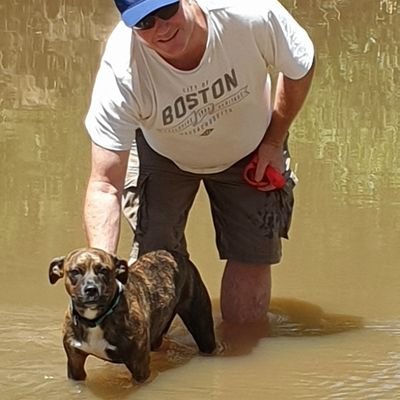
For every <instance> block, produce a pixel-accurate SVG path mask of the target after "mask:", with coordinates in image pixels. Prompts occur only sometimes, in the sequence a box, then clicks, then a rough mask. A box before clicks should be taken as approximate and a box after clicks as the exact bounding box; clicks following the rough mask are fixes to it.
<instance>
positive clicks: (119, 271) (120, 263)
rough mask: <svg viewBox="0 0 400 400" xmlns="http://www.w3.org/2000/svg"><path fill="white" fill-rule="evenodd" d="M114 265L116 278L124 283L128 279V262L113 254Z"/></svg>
mask: <svg viewBox="0 0 400 400" xmlns="http://www.w3.org/2000/svg"><path fill="white" fill-rule="evenodd" d="M114 265H115V273H116V277H117V279H118V280H119V281H120V282H121V283H123V284H125V283H126V282H127V280H128V269H129V267H128V263H127V262H126V261H125V260H121V259H119V258H118V257H115V256H114Z"/></svg>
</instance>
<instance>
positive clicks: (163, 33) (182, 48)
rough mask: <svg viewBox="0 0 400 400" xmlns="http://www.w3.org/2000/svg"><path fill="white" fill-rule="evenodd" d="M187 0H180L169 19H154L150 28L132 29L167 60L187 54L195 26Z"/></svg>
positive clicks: (178, 58)
mask: <svg viewBox="0 0 400 400" xmlns="http://www.w3.org/2000/svg"><path fill="white" fill-rule="evenodd" d="M192 8H193V7H192V6H191V5H190V4H188V2H187V0H181V1H180V3H179V8H178V11H177V12H176V14H175V15H174V16H172V17H171V18H170V19H167V20H163V19H161V18H156V19H155V25H154V26H153V27H152V28H150V29H141V30H137V29H134V32H135V34H136V35H137V36H138V37H139V38H140V39H141V40H142V41H143V42H144V43H145V44H146V45H147V46H148V47H150V48H151V49H153V50H154V51H156V52H157V53H158V54H159V55H160V56H161V57H163V58H164V59H165V60H167V61H171V62H173V61H174V60H180V59H181V58H182V57H186V56H187V48H188V45H189V41H190V38H191V35H192V32H193V29H194V26H195V15H194V12H193V10H192Z"/></svg>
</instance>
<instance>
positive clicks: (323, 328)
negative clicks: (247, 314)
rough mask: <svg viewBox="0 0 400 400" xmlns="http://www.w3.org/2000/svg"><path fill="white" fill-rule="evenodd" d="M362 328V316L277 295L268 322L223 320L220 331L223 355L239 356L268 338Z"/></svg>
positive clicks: (272, 303)
mask: <svg viewBox="0 0 400 400" xmlns="http://www.w3.org/2000/svg"><path fill="white" fill-rule="evenodd" d="M214 308H216V305H214ZM219 319H220V318H219ZM362 327H363V322H362V318H360V317H356V316H352V315H341V314H331V313H325V312H324V311H323V310H322V308H321V307H319V306H317V305H314V304H311V303H308V302H305V301H300V300H296V299H284V298H273V299H272V301H271V306H270V312H269V318H268V321H266V322H263V323H255V324H246V325H232V324H228V323H226V322H224V321H221V322H220V323H219V324H218V325H217V334H218V337H219V339H220V341H221V342H222V347H223V351H222V354H221V355H224V356H238V355H244V354H248V353H250V352H251V351H252V350H253V348H254V347H256V345H257V344H258V342H259V341H260V340H261V339H265V338H268V337H308V336H324V335H331V334H334V333H340V332H346V331H349V330H352V329H361V328H362Z"/></svg>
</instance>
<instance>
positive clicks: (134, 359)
mask: <svg viewBox="0 0 400 400" xmlns="http://www.w3.org/2000/svg"><path fill="white" fill-rule="evenodd" d="M127 350H128V349H127ZM124 363H125V365H126V366H127V368H128V369H129V371H130V372H131V374H132V378H133V379H134V380H135V381H136V382H138V383H143V382H145V381H146V380H147V379H148V378H149V376H150V343H149V341H148V339H147V337H146V338H142V339H141V340H140V342H139V343H136V342H134V343H131V345H130V346H129V350H128V351H126V352H124Z"/></svg>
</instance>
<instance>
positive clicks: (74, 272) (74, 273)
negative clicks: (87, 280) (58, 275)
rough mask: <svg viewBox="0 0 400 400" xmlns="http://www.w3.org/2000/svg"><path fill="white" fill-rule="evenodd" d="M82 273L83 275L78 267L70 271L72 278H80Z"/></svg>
mask: <svg viewBox="0 0 400 400" xmlns="http://www.w3.org/2000/svg"><path fill="white" fill-rule="evenodd" d="M80 275H82V273H81V271H80V270H79V269H78V268H75V269H71V271H69V276H70V277H71V278H78V276H80Z"/></svg>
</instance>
